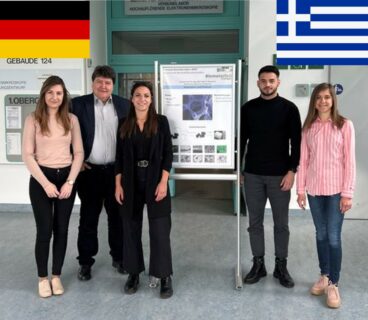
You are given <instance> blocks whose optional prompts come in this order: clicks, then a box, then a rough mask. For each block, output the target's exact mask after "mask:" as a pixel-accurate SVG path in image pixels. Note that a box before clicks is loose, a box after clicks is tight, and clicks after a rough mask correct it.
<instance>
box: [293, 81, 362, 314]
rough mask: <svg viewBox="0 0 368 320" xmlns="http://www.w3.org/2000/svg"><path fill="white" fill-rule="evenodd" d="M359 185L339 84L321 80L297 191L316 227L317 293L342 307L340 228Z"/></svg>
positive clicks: (304, 142) (307, 130) (303, 144)
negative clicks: (337, 90) (339, 105)
mask: <svg viewBox="0 0 368 320" xmlns="http://www.w3.org/2000/svg"><path fill="white" fill-rule="evenodd" d="M354 186H355V137H354V127H353V124H352V122H351V121H350V120H348V119H346V118H344V117H342V116H341V115H340V114H339V112H338V110H337V99H336V94H335V90H334V87H333V86H332V85H331V84H328V83H321V84H319V85H318V86H317V87H316V88H315V89H314V90H313V92H312V96H311V100H310V104H309V110H308V114H307V117H306V119H305V122H304V125H303V131H302V142H301V154H300V165H299V168H298V174H297V193H298V200H297V201H298V204H299V206H300V208H302V209H305V205H306V193H307V195H308V202H309V206H310V210H311V213H312V217H313V221H314V225H315V227H316V242H317V252H318V260H319V267H320V271H321V275H320V278H319V279H318V280H317V282H316V283H314V285H313V286H312V288H311V290H310V292H311V293H312V294H313V295H322V294H324V293H326V294H327V305H328V306H329V307H331V308H338V307H340V305H341V298H340V294H339V290H338V286H337V284H338V281H339V277H340V270H341V257H342V250H341V228H342V223H343V221H344V214H345V213H346V212H347V211H348V210H349V209H350V208H351V205H352V198H353V192H354Z"/></svg>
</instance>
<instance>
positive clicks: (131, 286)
mask: <svg viewBox="0 0 368 320" xmlns="http://www.w3.org/2000/svg"><path fill="white" fill-rule="evenodd" d="M138 284H139V274H129V276H128V280H127V282H125V286H124V292H125V293H127V294H133V293H136V292H137V290H138Z"/></svg>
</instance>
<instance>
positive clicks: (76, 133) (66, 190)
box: [59, 116, 84, 199]
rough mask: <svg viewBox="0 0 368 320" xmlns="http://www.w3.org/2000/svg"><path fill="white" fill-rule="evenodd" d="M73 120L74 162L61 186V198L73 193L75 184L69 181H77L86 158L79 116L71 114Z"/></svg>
mask: <svg viewBox="0 0 368 320" xmlns="http://www.w3.org/2000/svg"><path fill="white" fill-rule="evenodd" d="M71 122H72V127H71V135H72V147H73V162H72V167H71V169H70V173H69V176H68V178H67V181H66V182H65V183H64V184H63V186H62V187H61V190H60V196H59V199H66V198H69V196H70V195H71V192H72V190H73V184H69V183H68V181H75V180H76V179H77V176H78V173H79V171H80V170H81V167H82V164H83V160H84V152H83V143H82V136H81V131H80V127H79V121H78V118H77V117H75V116H71Z"/></svg>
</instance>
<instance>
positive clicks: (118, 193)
mask: <svg viewBox="0 0 368 320" xmlns="http://www.w3.org/2000/svg"><path fill="white" fill-rule="evenodd" d="M121 126H122V122H120V124H119V126H118V127H119V128H118V132H117V137H116V154H115V199H116V201H117V202H118V203H119V204H120V205H122V204H123V201H124V190H123V186H122V179H123V146H122V139H121V138H120V128H121Z"/></svg>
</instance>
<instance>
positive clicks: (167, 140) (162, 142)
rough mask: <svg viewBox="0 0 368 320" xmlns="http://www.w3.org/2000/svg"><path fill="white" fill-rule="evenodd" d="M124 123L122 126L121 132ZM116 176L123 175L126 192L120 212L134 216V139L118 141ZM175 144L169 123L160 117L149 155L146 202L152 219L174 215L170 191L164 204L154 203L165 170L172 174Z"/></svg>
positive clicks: (164, 199)
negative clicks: (173, 144) (173, 145)
mask: <svg viewBox="0 0 368 320" xmlns="http://www.w3.org/2000/svg"><path fill="white" fill-rule="evenodd" d="M124 121H125V119H123V120H122V121H121V122H120V125H119V128H120V127H121V125H122V124H123V123H124ZM116 148H117V149H116V161H115V172H116V174H118V173H121V174H122V187H123V190H124V201H123V205H122V206H120V212H121V213H122V214H124V215H128V216H130V217H131V216H133V214H134V212H133V210H134V208H133V203H134V190H135V188H134V187H135V185H134V184H135V181H134V172H135V167H136V165H137V164H136V162H135V159H134V149H133V148H134V146H133V142H132V139H131V138H124V139H121V138H120V135H119V137H118V141H117V145H116ZM172 159H173V154H172V142H171V133H170V127H169V122H168V121H167V118H166V117H165V116H162V115H158V129H157V134H156V135H154V136H153V137H152V140H151V147H150V153H149V159H148V161H149V165H148V167H147V170H148V171H147V182H146V202H147V211H148V217H149V218H157V217H163V216H167V215H169V214H170V213H171V197H170V191H169V187H168V188H167V196H166V197H165V198H163V199H162V200H161V201H159V202H156V201H155V191H156V187H157V185H158V183H159V182H160V180H161V176H162V170H166V171H168V172H170V170H171V165H172Z"/></svg>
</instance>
